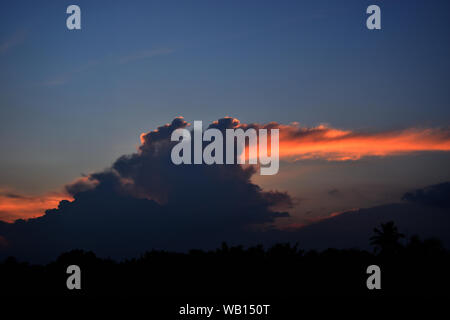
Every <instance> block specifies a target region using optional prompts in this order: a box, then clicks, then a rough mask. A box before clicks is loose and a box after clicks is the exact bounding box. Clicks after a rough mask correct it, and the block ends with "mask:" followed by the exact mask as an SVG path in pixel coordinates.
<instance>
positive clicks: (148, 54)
mask: <svg viewBox="0 0 450 320" xmlns="http://www.w3.org/2000/svg"><path fill="white" fill-rule="evenodd" d="M174 51H175V50H173V49H170V48H158V49H149V50H144V51H139V52H136V53H134V54H131V55H128V56H125V57H122V58H120V59H119V63H128V62H132V61H137V60H142V59H148V58H153V57H156V56H162V55H167V54H171V53H173V52H174Z"/></svg>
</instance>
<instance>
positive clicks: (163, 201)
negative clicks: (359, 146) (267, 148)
mask: <svg viewBox="0 0 450 320" xmlns="http://www.w3.org/2000/svg"><path fill="white" fill-rule="evenodd" d="M233 122H234V120H233V119H231V118H225V119H220V120H218V121H217V122H215V123H213V124H212V125H211V126H216V127H218V128H219V129H225V128H228V127H230V126H233ZM188 125H189V124H188V123H187V122H186V121H184V119H183V118H181V117H179V118H176V119H174V120H173V121H172V123H170V124H167V125H165V126H161V127H159V128H157V129H156V130H154V131H151V132H149V133H146V134H143V135H142V136H141V142H142V145H141V146H140V148H139V150H138V152H137V153H134V154H131V155H126V156H122V157H120V158H119V159H117V160H116V161H115V162H114V163H113V165H112V166H111V168H109V169H107V170H104V171H102V172H96V173H93V174H90V175H89V176H86V177H82V178H80V179H78V180H77V181H75V182H74V183H72V184H70V185H67V186H66V190H67V191H68V192H69V193H70V194H71V195H72V196H73V198H74V200H73V201H71V202H70V201H61V202H60V204H59V206H58V208H56V209H52V210H47V211H46V214H45V215H44V216H42V217H39V218H35V219H29V220H27V221H24V220H18V221H16V222H15V223H13V224H4V223H2V224H0V235H2V236H3V237H4V239H5V241H7V243H8V246H6V247H5V248H6V249H5V248H3V250H2V255H7V254H14V255H16V256H19V257H23V258H26V259H32V260H34V261H37V260H40V261H42V260H46V259H50V258H54V257H55V256H56V255H57V254H59V253H60V252H61V251H64V250H70V249H74V248H82V249H87V250H94V251H96V252H97V253H99V254H100V255H105V256H111V257H116V258H122V257H129V256H133V255H137V254H140V253H142V252H143V251H145V250H149V249H152V248H159V249H170V250H187V249H191V248H215V247H217V246H219V245H220V243H221V242H222V241H227V242H230V243H256V242H263V241H264V238H265V237H266V236H267V234H268V233H270V231H268V233H264V232H262V231H254V230H255V228H254V226H255V225H263V224H264V225H267V224H269V225H270V224H271V223H273V222H274V221H275V219H276V218H281V217H287V216H288V213H287V212H285V211H282V212H280V211H277V209H283V210H285V209H287V208H291V207H292V200H291V198H290V196H289V195H288V194H287V193H284V192H278V191H270V192H266V191H263V190H262V189H261V188H260V187H259V186H257V185H255V184H253V183H252V182H251V180H250V179H251V177H252V175H253V174H254V173H255V168H254V167H252V166H241V165H179V166H177V165H174V164H173V163H172V161H171V159H170V151H171V149H172V146H173V145H174V144H175V142H171V141H170V135H171V133H172V132H173V131H174V130H175V129H178V128H185V127H188Z"/></svg>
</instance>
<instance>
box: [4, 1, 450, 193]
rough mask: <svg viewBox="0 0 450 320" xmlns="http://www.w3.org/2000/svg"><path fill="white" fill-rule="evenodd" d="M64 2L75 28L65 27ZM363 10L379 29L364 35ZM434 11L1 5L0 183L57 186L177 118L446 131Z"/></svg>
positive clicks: (423, 5)
mask: <svg viewBox="0 0 450 320" xmlns="http://www.w3.org/2000/svg"><path fill="white" fill-rule="evenodd" d="M70 4H78V5H79V6H80V7H81V11H82V30H81V31H69V30H67V29H66V23H65V20H66V18H67V14H66V13H65V11H66V8H67V6H68V5H70ZM370 4H378V5H379V6H380V7H381V10H382V30H381V31H369V30H367V29H366V26H365V19H366V18H367V15H366V13H365V10H366V8H367V6H368V5H370ZM448 12H450V3H449V2H448V1H425V0H424V1H318V0H315V1H189V2H188V1H159V2H154V1H70V2H69V1H20V0H17V1H2V2H1V4H0V70H1V72H0V150H2V156H1V158H0V182H1V186H8V187H12V188H16V189H19V190H23V191H26V192H40V191H45V190H49V189H55V188H59V187H60V186H61V185H62V184H64V183H65V182H67V181H70V180H72V179H74V178H75V177H77V176H79V174H80V173H81V172H86V173H87V172H90V171H93V170H97V169H101V168H103V167H106V166H108V165H110V164H111V163H112V161H114V159H116V158H117V156H119V155H121V154H124V153H130V152H133V151H134V150H135V147H136V146H137V145H138V143H139V140H138V136H139V134H140V133H141V132H146V131H149V130H152V129H154V128H156V127H157V126H159V125H161V124H164V123H166V122H169V121H171V120H172V119H173V118H174V117H175V116H178V115H183V116H184V117H185V118H186V119H187V120H188V121H193V120H203V121H204V122H210V121H212V120H215V119H218V118H221V117H223V116H227V115H228V116H233V117H236V118H239V119H240V120H241V121H242V122H261V123H266V122H269V121H277V122H281V123H289V122H292V121H298V122H300V123H301V124H303V125H307V126H313V125H317V124H320V123H329V124H331V125H333V126H334V127H338V128H343V129H363V130H384V129H396V128H405V127H417V126H447V125H448V124H449V119H450V111H449V110H450V109H449V107H448V104H449V100H450V97H449V95H450V94H449V92H450V91H449V83H450V82H449V80H450V79H449V74H450V73H449V71H450V62H449V59H448V57H449V56H450V46H449V41H448V39H449V38H450V37H449V32H450V28H449V26H450V19H448V16H449V14H448ZM427 161H428V160H427Z"/></svg>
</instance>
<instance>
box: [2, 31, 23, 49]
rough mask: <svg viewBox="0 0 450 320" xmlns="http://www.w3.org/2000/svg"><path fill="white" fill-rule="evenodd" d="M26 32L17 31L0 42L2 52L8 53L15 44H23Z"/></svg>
mask: <svg viewBox="0 0 450 320" xmlns="http://www.w3.org/2000/svg"><path fill="white" fill-rule="evenodd" d="M25 36H26V34H25V32H24V31H17V32H15V33H14V34H13V35H12V36H11V37H9V38H8V39H6V40H4V41H2V42H0V54H3V53H6V52H7V51H9V50H11V49H12V48H14V47H15V46H17V45H19V44H21V43H22V42H23V41H24V40H25Z"/></svg>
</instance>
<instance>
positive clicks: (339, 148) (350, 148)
mask: <svg viewBox="0 0 450 320" xmlns="http://www.w3.org/2000/svg"><path fill="white" fill-rule="evenodd" d="M238 127H242V128H249V127H252V128H266V129H276V128H278V129H279V134H280V141H279V155H280V158H282V159H285V160H302V159H324V160H329V161H345V160H358V159H361V158H363V157H368V156H377V157H384V156H392V155H401V154H408V153H413V152H422V151H450V129H448V128H447V129H430V128H427V129H420V128H410V129H405V130H397V131H385V132H375V133H368V132H357V131H351V130H340V129H335V128H332V127H329V126H326V125H320V126H317V127H313V128H305V127H301V126H300V125H299V124H298V123H292V124H291V125H279V124H277V123H269V124H267V125H263V126H262V125H257V124H250V125H246V124H238ZM268 131H269V132H270V130H268Z"/></svg>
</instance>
